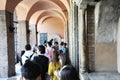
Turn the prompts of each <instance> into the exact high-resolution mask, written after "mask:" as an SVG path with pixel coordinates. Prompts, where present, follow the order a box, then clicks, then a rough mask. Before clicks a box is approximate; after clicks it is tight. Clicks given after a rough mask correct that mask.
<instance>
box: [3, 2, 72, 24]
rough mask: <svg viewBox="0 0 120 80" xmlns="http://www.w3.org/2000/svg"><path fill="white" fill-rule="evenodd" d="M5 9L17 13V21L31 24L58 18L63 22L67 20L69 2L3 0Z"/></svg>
mask: <svg viewBox="0 0 120 80" xmlns="http://www.w3.org/2000/svg"><path fill="white" fill-rule="evenodd" d="M3 2H4V3H6V4H5V9H6V10H7V11H9V12H12V13H13V12H14V11H16V12H17V16H18V20H27V21H30V22H31V23H38V21H39V22H41V23H42V22H43V21H44V20H45V19H47V18H50V17H56V18H60V19H61V20H62V21H63V22H66V21H67V19H68V13H69V10H70V9H69V8H70V2H69V0H3Z"/></svg>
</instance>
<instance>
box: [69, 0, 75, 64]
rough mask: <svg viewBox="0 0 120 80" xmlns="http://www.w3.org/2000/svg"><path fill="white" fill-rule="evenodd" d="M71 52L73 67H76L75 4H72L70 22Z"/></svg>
mask: <svg viewBox="0 0 120 80" xmlns="http://www.w3.org/2000/svg"><path fill="white" fill-rule="evenodd" d="M69 22H70V23H69V24H70V26H69V49H70V50H69V52H70V59H71V63H72V64H73V66H75V53H74V52H75V47H74V45H75V44H74V27H73V26H74V2H72V3H71V10H70V20H69Z"/></svg>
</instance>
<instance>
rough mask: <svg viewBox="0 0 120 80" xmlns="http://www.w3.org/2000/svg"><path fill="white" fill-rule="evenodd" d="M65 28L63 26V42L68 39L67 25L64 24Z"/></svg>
mask: <svg viewBox="0 0 120 80" xmlns="http://www.w3.org/2000/svg"><path fill="white" fill-rule="evenodd" d="M64 25H65V26H64V41H65V42H68V41H67V39H68V25H67V23H66V24H64Z"/></svg>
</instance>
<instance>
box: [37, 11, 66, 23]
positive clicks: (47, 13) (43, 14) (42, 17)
mask: <svg viewBox="0 0 120 80" xmlns="http://www.w3.org/2000/svg"><path fill="white" fill-rule="evenodd" d="M50 16H51V17H58V18H60V19H61V20H62V21H63V22H66V21H65V20H64V19H63V18H62V17H61V16H60V15H58V14H57V13H55V12H54V13H53V12H52V11H44V12H43V13H41V14H40V16H39V17H38V19H37V21H36V24H38V21H39V22H41V23H42V22H43V20H44V19H45V18H46V17H50Z"/></svg>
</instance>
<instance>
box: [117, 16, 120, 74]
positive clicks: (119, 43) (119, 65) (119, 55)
mask: <svg viewBox="0 0 120 80" xmlns="http://www.w3.org/2000/svg"><path fill="white" fill-rule="evenodd" d="M117 69H118V72H119V73H120V18H119V23H118V34H117Z"/></svg>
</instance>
